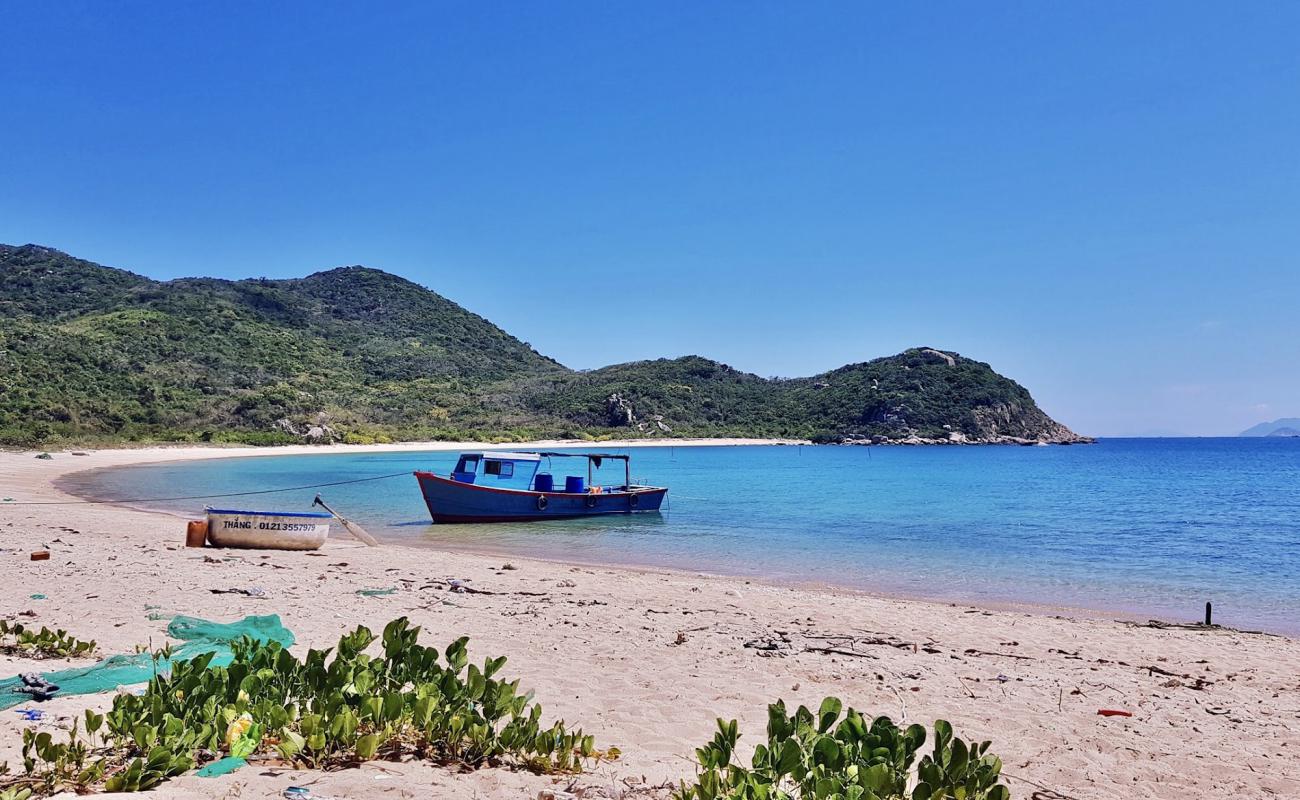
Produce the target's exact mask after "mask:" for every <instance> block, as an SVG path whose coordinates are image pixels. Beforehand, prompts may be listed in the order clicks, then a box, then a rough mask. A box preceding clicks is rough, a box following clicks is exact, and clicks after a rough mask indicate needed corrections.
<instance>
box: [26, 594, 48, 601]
mask: <svg viewBox="0 0 1300 800" xmlns="http://www.w3.org/2000/svg"><path fill="white" fill-rule="evenodd" d="M27 599H29V600H47V599H48V598H47V597H46V596H45V595H43V594H33V595H28V596H27Z"/></svg>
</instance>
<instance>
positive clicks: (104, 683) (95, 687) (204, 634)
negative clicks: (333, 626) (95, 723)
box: [0, 614, 294, 709]
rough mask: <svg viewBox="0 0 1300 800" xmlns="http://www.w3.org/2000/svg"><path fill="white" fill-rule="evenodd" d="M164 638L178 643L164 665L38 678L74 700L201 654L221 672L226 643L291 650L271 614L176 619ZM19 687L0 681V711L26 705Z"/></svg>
mask: <svg viewBox="0 0 1300 800" xmlns="http://www.w3.org/2000/svg"><path fill="white" fill-rule="evenodd" d="M167 635H168V636H170V637H171V638H173V639H179V640H181V644H178V645H174V646H173V647H172V655H171V658H170V659H161V658H160V659H159V660H158V662H157V665H156V666H155V663H154V660H153V656H152V655H151V654H150V653H147V652H145V653H134V654H131V655H119V656H110V657H108V658H106V659H104V660H103V661H100V662H99V663H98V664H93V665H91V666H89V667H77V668H75V669H65V670H61V671H59V672H42V673H41V677H42V678H44V679H45V680H46V681H48V682H49V683H53V684H56V685H57V686H58V687H59V691H58V694H57V695H55V696H56V697H63V696H65V695H74V694H98V693H99V692H111V691H113V690H114V689H116V688H117V687H119V686H130V685H131V684H135V683H147V682H148V681H149V679H150V678H152V677H153V675H154V670H155V669H157V670H158V671H159V672H167V671H168V670H170V669H171V662H172V661H188V660H190V659H191V658H194V657H195V656H199V655H202V654H204V653H215V654H216V655H215V656H213V658H212V666H214V667H223V666H226V665H228V664H229V663H230V662H231V661H233V660H234V651H233V650H231V647H230V645H231V643H232V642H236V641H238V640H239V639H240V638H242V637H244V636H247V637H249V638H251V639H257V640H259V641H263V642H279V643H280V644H282V645H284V646H285V647H289V646H291V645H292V644H293V641H294V639H293V633H291V632H290V631H289V629H288V628H286V627H284V625H283V624H282V623H281V622H280V617H279V616H278V615H276V614H272V615H270V616H266V617H244V618H243V619H241V620H239V621H238V622H212V621H211V620H206V619H199V618H198V617H186V616H177V617H174V618H173V619H172V621H171V622H170V623H169V624H168V625H167ZM22 685H23V683H22V679H21V678H19V677H18V676H14V677H12V678H6V679H4V680H0V709H5V708H10V707H12V706H16V705H19V704H20V703H26V702H30V701H31V700H32V697H31V695H28V694H23V693H20V692H18V691H17V689H18V688H19V687H21V686H22Z"/></svg>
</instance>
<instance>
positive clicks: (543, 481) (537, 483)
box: [533, 472, 555, 492]
mask: <svg viewBox="0 0 1300 800" xmlns="http://www.w3.org/2000/svg"><path fill="white" fill-rule="evenodd" d="M533 491H535V492H553V491H555V478H553V477H552V476H551V473H549V472H539V473H537V477H536V478H535V479H534V480H533Z"/></svg>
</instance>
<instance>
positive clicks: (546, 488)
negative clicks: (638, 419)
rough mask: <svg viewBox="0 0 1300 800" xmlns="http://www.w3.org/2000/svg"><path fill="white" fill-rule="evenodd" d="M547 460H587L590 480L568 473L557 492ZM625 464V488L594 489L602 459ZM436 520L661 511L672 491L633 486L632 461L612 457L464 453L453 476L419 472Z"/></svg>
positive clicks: (500, 519)
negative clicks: (594, 475) (543, 467)
mask: <svg viewBox="0 0 1300 800" xmlns="http://www.w3.org/2000/svg"><path fill="white" fill-rule="evenodd" d="M543 458H547V459H549V458H585V459H587V477H586V479H585V480H584V479H583V477H582V476H581V475H569V476H567V477H566V478H565V479H564V487H563V488H562V489H557V488H556V486H555V479H554V477H553V476H552V475H551V474H550V473H549V472H539V471H538V469H539V467H540V466H541V462H542V459H543ZM607 460H608V461H622V462H623V473H624V480H623V483H622V484H621V485H617V486H601V485H590V484H591V480H592V471H593V468H599V467H600V465H601V462H602V461H607ZM415 478H416V480H417V481H419V483H420V491H421V492H422V493H423V494H424V503H425V505H427V506H428V507H429V516H431V517H432V518H433V521H434V522H523V521H528V520H541V519H569V518H573V517H591V516H597V515H601V514H631V513H633V512H640V511H658V510H659V507H660V505H662V504H663V501H664V495H666V494H667V493H668V490H667V489H665V488H663V487H658V486H636V485H633V483H632V467H631V460H630V458H629V457H628V456H625V455H615V454H611V453H543V452H523V453H506V452H492V451H490V450H489V451H485V452H481V453H464V454H462V455H461V457H460V460H459V461H457V462H456V469H454V470H452V473H451V474H450V475H445V476H444V475H438V474H435V473H433V472H424V471H417V472H416V473H415Z"/></svg>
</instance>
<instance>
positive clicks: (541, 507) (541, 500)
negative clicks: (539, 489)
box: [537, 494, 550, 511]
mask: <svg viewBox="0 0 1300 800" xmlns="http://www.w3.org/2000/svg"><path fill="white" fill-rule="evenodd" d="M549 502H550V501H549V500H547V499H546V495H544V494H539V495H537V510H538V511H545V510H546V504H547V503H549Z"/></svg>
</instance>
